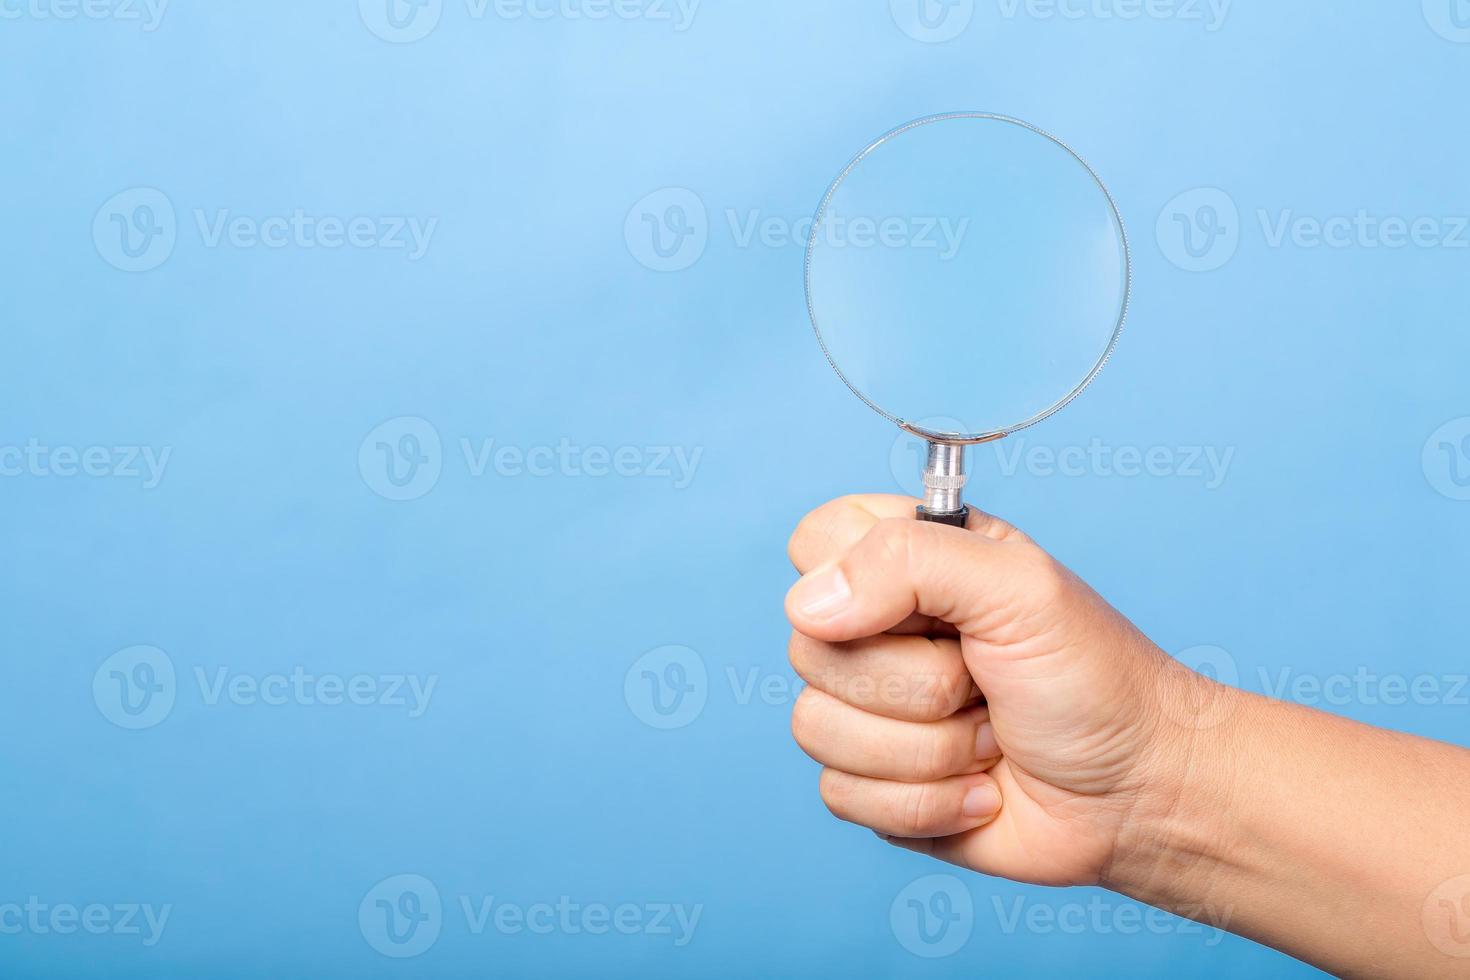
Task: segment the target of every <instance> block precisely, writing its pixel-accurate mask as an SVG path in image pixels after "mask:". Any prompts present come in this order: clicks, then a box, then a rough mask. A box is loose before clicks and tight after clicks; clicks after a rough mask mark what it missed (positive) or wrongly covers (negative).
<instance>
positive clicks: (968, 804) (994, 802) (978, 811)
mask: <svg viewBox="0 0 1470 980" xmlns="http://www.w3.org/2000/svg"><path fill="white" fill-rule="evenodd" d="M961 809H962V810H963V811H964V813H965V816H967V817H988V816H990V815H991V814H993V813H995V811H997V810H999V809H1000V790H998V789H996V788H995V787H994V786H992V785H990V784H989V783H986V784H985V785H984V786H976V787H974V788H973V789H971V790H970V791H969V792H968V793H966V794H965V802H964V804H963V805H962V806H961Z"/></svg>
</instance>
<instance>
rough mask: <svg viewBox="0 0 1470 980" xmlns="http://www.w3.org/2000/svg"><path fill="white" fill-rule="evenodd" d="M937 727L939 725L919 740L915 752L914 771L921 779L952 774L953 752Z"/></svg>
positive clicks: (940, 777)
mask: <svg viewBox="0 0 1470 980" xmlns="http://www.w3.org/2000/svg"><path fill="white" fill-rule="evenodd" d="M937 728H938V726H936V730H935V731H932V732H926V733H925V735H926V737H924V738H921V739H920V740H919V745H918V748H917V750H916V751H915V753H914V764H913V769H912V772H913V774H914V775H915V776H916V777H918V778H919V779H920V780H926V781H927V780H931V779H942V778H944V777H945V776H948V775H949V774H950V773H949V768H950V755H951V753H950V750H949V746H948V745H947V744H946V740H945V739H944V738H943V737H941V735H940V732H939V731H938V730H937Z"/></svg>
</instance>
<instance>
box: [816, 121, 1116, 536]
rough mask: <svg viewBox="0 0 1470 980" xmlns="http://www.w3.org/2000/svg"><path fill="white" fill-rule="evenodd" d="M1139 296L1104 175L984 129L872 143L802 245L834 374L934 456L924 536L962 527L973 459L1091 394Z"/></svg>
mask: <svg viewBox="0 0 1470 980" xmlns="http://www.w3.org/2000/svg"><path fill="white" fill-rule="evenodd" d="M1131 285H1132V262H1131V257H1130V254H1129V251H1128V237H1127V233H1126V232H1125V231H1124V228H1123V219H1122V216H1121V215H1120V214H1119V212H1118V207H1117V205H1116V204H1115V203H1114V201H1113V198H1112V195H1111V194H1109V193H1108V190H1107V188H1106V187H1105V186H1103V183H1102V181H1101V179H1099V178H1098V176H1097V174H1096V173H1095V172H1094V171H1093V169H1092V168H1091V167H1090V166H1088V165H1087V163H1086V161H1084V160H1083V159H1082V158H1081V157H1080V156H1078V155H1077V154H1076V153H1075V152H1074V151H1073V150H1072V149H1071V148H1070V147H1068V146H1067V145H1066V144H1065V143H1063V142H1062V141H1061V140H1059V139H1057V138H1056V137H1054V136H1051V135H1050V134H1048V133H1045V132H1043V131H1042V130H1040V129H1038V128H1036V127H1035V126H1032V125H1031V124H1029V123H1026V122H1022V121H1021V120H1019V119H1012V118H1010V117H1007V116H999V115H994V114H991V113H982V112H957V113H948V114H945V115H938V116H928V117H926V118H923V119H918V120H915V121H914V122H911V123H908V124H906V125H904V126H900V127H899V128H898V129H895V130H893V131H892V132H890V133H887V134H885V135H884V136H881V137H879V138H878V139H877V140H875V141H874V142H873V143H871V144H870V145H869V146H867V147H866V148H865V149H864V150H863V151H862V152H861V153H859V154H858V155H857V156H856V157H855V158H854V159H853V161H852V162H851V163H849V164H848V165H847V168H846V169H844V170H843V171H842V173H841V174H840V175H838V177H837V179H836V180H835V181H833V182H832V186H831V187H830V188H828V190H827V194H826V196H825V197H824V198H822V203H821V206H820V207H819V208H818V209H817V213H816V217H815V218H814V220H813V222H812V230H811V237H810V239H809V240H808V242H807V252H806V294H807V309H808V312H809V313H810V314H811V320H812V326H813V328H814V329H815V330H816V333H817V340H818V342H819V343H820V344H821V345H822V350H823V352H824V353H825V354H826V355H827V360H828V361H829V362H830V363H831V365H832V368H833V370H835V371H836V372H837V374H838V376H839V377H840V378H842V380H843V381H844V382H845V383H846V384H847V386H848V387H849V388H850V389H852V392H853V394H855V395H857V396H858V397H859V398H861V399H862V400H863V401H864V402H865V403H866V404H867V405H868V407H869V408H871V409H873V410H874V411H875V412H877V413H878V414H880V415H882V416H883V417H885V418H887V419H888V420H889V421H891V422H893V423H895V424H896V425H898V426H899V427H900V428H902V429H904V430H906V431H908V432H910V433H912V434H913V435H915V436H918V437H919V438H921V439H924V440H925V441H927V442H928V444H929V446H928V455H927V462H926V464H925V468H924V502H923V504H921V505H920V506H919V508H918V516H919V519H920V520H925V521H933V522H936V523H942V524H950V525H954V526H958V527H963V526H964V525H965V523H966V521H967V519H968V517H969V509H968V508H967V507H966V506H965V505H964V488H965V482H966V479H967V477H966V470H965V447H966V446H972V445H977V444H979V443H985V442H991V441H993V440H996V439H1000V438H1003V437H1005V436H1007V435H1010V434H1011V433H1013V432H1018V431H1020V430H1022V429H1025V428H1029V427H1030V426H1033V425H1035V424H1036V423H1038V422H1041V421H1042V420H1044V419H1047V418H1050V417H1051V416H1052V415H1054V414H1056V413H1057V412H1059V411H1060V410H1061V409H1062V408H1064V407H1066V405H1067V404H1069V403H1070V402H1071V401H1072V400H1073V399H1074V398H1076V397H1077V396H1078V395H1079V394H1081V393H1082V391H1083V389H1085V388H1086V387H1087V386H1088V385H1089V384H1091V383H1092V379H1093V378H1095V377H1097V375H1098V372H1100V371H1101V370H1102V369H1103V366H1104V365H1105V364H1106V363H1107V361H1108V358H1109V357H1110V356H1111V355H1112V352H1113V349H1114V347H1115V346H1116V345H1117V343H1118V337H1119V335H1120V334H1121V333H1122V330H1123V322H1124V320H1125V319H1126V318H1127V313H1128V297H1129V291H1130V288H1131ZM935 419H943V420H946V421H944V422H942V423H941V422H935V421H933V420H935ZM961 419H962V420H964V421H963V422H955V421H954V420H961Z"/></svg>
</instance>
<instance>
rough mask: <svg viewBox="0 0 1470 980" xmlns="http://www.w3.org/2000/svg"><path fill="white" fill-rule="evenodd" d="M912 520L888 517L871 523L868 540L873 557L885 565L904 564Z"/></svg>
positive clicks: (912, 529) (912, 526)
mask: <svg viewBox="0 0 1470 980" xmlns="http://www.w3.org/2000/svg"><path fill="white" fill-rule="evenodd" d="M913 532H914V522H913V521H904V520H899V519H897V518H888V519H887V520H883V521H879V522H878V523H877V524H875V525H873V529H872V530H871V531H869V532H868V540H869V542H870V543H871V545H872V547H873V550H874V552H875V555H874V557H876V558H877V559H878V560H879V561H881V562H882V563H883V564H884V566H886V567H893V566H895V565H897V566H899V567H903V566H906V565H907V564H908V560H909V548H910V546H911V544H912V542H913Z"/></svg>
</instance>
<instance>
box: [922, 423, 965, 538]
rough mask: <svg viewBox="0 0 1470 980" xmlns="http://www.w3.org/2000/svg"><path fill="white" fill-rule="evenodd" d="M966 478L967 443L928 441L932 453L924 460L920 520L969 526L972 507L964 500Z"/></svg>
mask: <svg viewBox="0 0 1470 980" xmlns="http://www.w3.org/2000/svg"><path fill="white" fill-rule="evenodd" d="M966 479H967V478H966V476H965V447H964V446H957V445H953V444H951V443H943V442H931V443H929V455H928V458H927V459H926V460H925V462H924V502H923V503H922V504H920V505H919V507H918V517H919V520H921V521H924V522H925V523H928V524H947V525H949V526H950V527H965V526H967V525H968V524H969V521H970V508H969V507H966V506H965V504H964V503H963V500H964V492H965V483H966Z"/></svg>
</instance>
